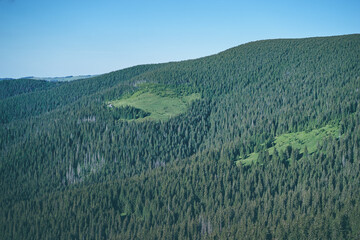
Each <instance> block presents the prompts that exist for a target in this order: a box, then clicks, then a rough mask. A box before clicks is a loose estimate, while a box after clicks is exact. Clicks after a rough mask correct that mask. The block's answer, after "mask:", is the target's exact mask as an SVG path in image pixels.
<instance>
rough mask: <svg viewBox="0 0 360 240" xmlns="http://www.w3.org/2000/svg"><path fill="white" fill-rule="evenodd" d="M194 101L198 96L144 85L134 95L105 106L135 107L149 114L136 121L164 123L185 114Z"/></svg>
mask: <svg viewBox="0 0 360 240" xmlns="http://www.w3.org/2000/svg"><path fill="white" fill-rule="evenodd" d="M196 99H200V94H198V93H192V94H188V95H187V94H183V93H181V92H179V91H176V89H172V88H170V87H166V86H164V85H157V84H144V85H143V86H141V87H140V89H139V90H138V91H136V92H135V93H133V94H131V95H127V96H124V97H122V98H120V99H117V100H114V101H110V102H108V103H107V104H111V105H112V106H113V107H125V106H130V107H135V108H138V109H141V110H144V111H146V112H149V113H150V115H149V116H147V117H145V118H140V119H137V120H136V121H143V120H156V121H157V120H161V121H166V120H168V119H170V118H172V117H175V116H178V115H180V114H182V113H184V112H186V110H187V108H188V106H189V104H190V103H191V102H192V101H194V100H196Z"/></svg>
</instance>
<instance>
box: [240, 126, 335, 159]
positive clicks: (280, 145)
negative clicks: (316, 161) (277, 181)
mask: <svg viewBox="0 0 360 240" xmlns="http://www.w3.org/2000/svg"><path fill="white" fill-rule="evenodd" d="M329 136H333V137H337V136H339V126H336V125H326V126H325V127H322V128H318V129H314V130H312V131H302V132H295V133H286V134H282V135H279V136H277V137H275V140H274V142H273V146H272V147H270V148H267V149H266V150H267V151H268V152H269V154H270V155H272V154H273V152H274V149H275V148H276V150H277V151H278V152H280V151H284V150H285V149H286V147H287V146H291V147H292V148H294V149H300V153H303V152H304V149H305V147H306V148H307V149H308V153H309V154H311V153H313V152H315V151H316V149H317V144H318V143H319V142H321V141H322V140H324V139H325V138H327V137H329ZM258 156H259V153H258V152H253V153H251V154H249V155H248V156H247V157H245V158H242V157H238V159H237V161H236V163H237V164H240V163H242V164H244V165H249V164H251V163H253V162H256V161H257V159H258Z"/></svg>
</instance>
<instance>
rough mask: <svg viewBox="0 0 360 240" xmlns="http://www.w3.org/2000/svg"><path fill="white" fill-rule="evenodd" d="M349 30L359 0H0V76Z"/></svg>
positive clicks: (159, 58) (357, 29) (358, 24)
mask: <svg viewBox="0 0 360 240" xmlns="http://www.w3.org/2000/svg"><path fill="white" fill-rule="evenodd" d="M351 33H360V1H359V0H336V1H332V0H326V1H325V0H324V1H322V0H310V1H308V0H303V1H292V0H287V1H274V0H272V1H257V0H247V1H242V0H237V1H235V0H234V1H228V0H217V1H215V0H181V1H175V0H168V1H165V0H84V1H81V0H0V77H14V78H18V77H24V76H38V77H52V76H67V75H81V74H99V73H106V72H110V71H114V70H118V69H122V68H125V67H129V66H134V65H138V64H144V63H159V62H168V61H178V60H185V59H191V58H198V57H202V56H206V55H211V54H215V53H218V52H220V51H223V50H225V49H227V48H230V47H234V46H237V45H240V44H243V43H246V42H250V41H255V40H262V39H272V38H302V37H312V36H330V35H342V34H351Z"/></svg>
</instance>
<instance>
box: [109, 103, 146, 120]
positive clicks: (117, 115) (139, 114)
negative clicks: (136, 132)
mask: <svg viewBox="0 0 360 240" xmlns="http://www.w3.org/2000/svg"><path fill="white" fill-rule="evenodd" d="M108 111H109V112H110V115H111V117H112V118H113V119H114V120H120V119H138V118H144V117H146V116H149V115H150V113H148V112H145V111H143V110H141V109H138V108H134V107H129V106H125V107H116V108H114V107H112V108H110V109H109V110H108Z"/></svg>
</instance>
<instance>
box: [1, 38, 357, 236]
mask: <svg viewBox="0 0 360 240" xmlns="http://www.w3.org/2000/svg"><path fill="white" fill-rule="evenodd" d="M359 90H360V35H357V34H355V35H346V36H335V37H321V38H307V39H277V40H265V41H256V42H251V43H247V44H244V45H240V46H238V47H235V48H232V49H229V50H226V51H224V52H221V53H219V54H216V55H212V56H209V57H204V58H200V59H195V60H188V61H182V62H171V63H165V64H153V65H142V66H135V67H131V68H127V69H124V70H120V71H115V72H111V73H108V74H103V75H99V76H95V77H92V78H87V79H81V80H76V81H70V82H46V81H40V80H32V79H18V80H3V81H0V112H1V115H0V125H1V127H0V181H1V182H0V183H1V184H0V238H1V239H360V175H359V174H360V91H359ZM140 93H141V94H143V95H141V94H140ZM144 94H149V95H150V96H152V97H153V98H154V99H155V98H156V99H157V101H161V100H162V99H163V100H164V102H165V100H166V101H169V99H173V100H174V104H175V105H176V104H178V103H179V104H180V103H181V104H183V105H182V106H186V109H184V108H183V107H182V108H181V111H180V110H179V111H176V112H175V111H173V107H174V108H175V107H178V106H171V105H164V108H163V111H164V113H156V111H157V109H156V108H155V109H151V110H148V109H146V108H142V107H141V106H142V105H141V104H144V102H141V101H140V100H139V99H137V97H138V96H145V95H144ZM192 96H196V97H192ZM124 99H125V100H129V99H131V100H134V102H136V104H137V105H133V106H132V105H131V104H129V106H120V107H118V106H115V105H114V106H113V105H112V103H114V102H119V101H124ZM159 99H160V100H159ZM149 101H150V100H149ZM139 104H140V105H139ZM177 110H178V109H177ZM171 111H173V112H174V114H172V115H171V114H168V113H172V112H171ZM175 113H176V114H175ZM156 114H168V116H170V117H167V118H166V119H165V118H156V117H152V116H156ZM151 117H152V118H151ZM329 126H331V127H329ZM323 129H331V131H332V132H331V134H330V133H329V134H327V132H325V133H326V134H325V133H324V134H322V135H320V136H321V137H318V138H314V137H313V135H314V134H316V135H319V134H320V133H321V131H323V132H324V131H325V130H323ZM306 133H309V134H307V135H306ZM289 134H292V135H289ZM300 134H302V135H301V136H302V138H301V139H300V137H299V139H300V140H298V141H297V143H296V145H295V144H293V143H292V142H290V141H289V142H288V143H287V142H285V143H282V144H283V145H282V146H285V145H284V144H286V145H287V146H285V147H282V148H279V149H277V147H278V146H280V145H279V139H286V138H285V137H284V136H300ZM311 134H313V135H311ZM305 138H309V139H305ZM314 139H315V140H316V142H315V140H314ZM309 144H312V145H311V146H310V145H309ZM310 147H311V150H310ZM254 156H256V158H254ZM250 157H253V158H254V159H252V160H251V161H247V162H246V164H245V162H243V161H242V159H243V160H244V159H245V160H246V159H250ZM239 159H240V160H239Z"/></svg>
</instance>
